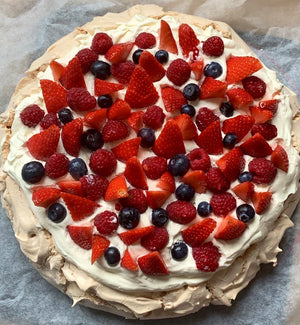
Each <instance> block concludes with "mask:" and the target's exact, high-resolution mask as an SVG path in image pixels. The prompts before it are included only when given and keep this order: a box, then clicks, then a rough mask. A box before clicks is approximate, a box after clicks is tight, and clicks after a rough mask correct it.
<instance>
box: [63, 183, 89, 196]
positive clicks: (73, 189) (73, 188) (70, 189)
mask: <svg viewBox="0 0 300 325" xmlns="http://www.w3.org/2000/svg"><path fill="white" fill-rule="evenodd" d="M57 185H58V186H59V188H60V189H61V190H62V191H63V192H65V193H70V194H74V195H78V196H83V193H82V186H81V182H80V181H61V182H58V183H57Z"/></svg>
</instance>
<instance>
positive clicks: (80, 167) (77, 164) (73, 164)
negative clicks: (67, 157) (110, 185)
mask: <svg viewBox="0 0 300 325" xmlns="http://www.w3.org/2000/svg"><path fill="white" fill-rule="evenodd" d="M87 172H88V170H87V167H86V164H85V162H84V160H83V159H81V158H74V159H72V160H71V161H70V163H69V173H70V174H71V175H72V177H73V178H74V179H76V180H77V181H78V180H79V179H80V178H81V177H82V176H84V175H86V174H87Z"/></svg>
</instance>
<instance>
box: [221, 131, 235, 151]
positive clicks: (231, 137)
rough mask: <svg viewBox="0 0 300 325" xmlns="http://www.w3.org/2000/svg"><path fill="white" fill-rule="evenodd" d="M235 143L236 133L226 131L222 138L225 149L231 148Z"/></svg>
mask: <svg viewBox="0 0 300 325" xmlns="http://www.w3.org/2000/svg"><path fill="white" fill-rule="evenodd" d="M236 143H237V135H236V134H235V133H233V132H228V133H227V134H226V135H225V137H224V139H223V146H224V147H225V148H227V149H232V148H234V146H235V145H236Z"/></svg>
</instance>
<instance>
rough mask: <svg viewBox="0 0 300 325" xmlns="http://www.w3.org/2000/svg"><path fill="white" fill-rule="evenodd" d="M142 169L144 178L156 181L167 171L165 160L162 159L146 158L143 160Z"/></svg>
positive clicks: (155, 157)
mask: <svg viewBox="0 0 300 325" xmlns="http://www.w3.org/2000/svg"><path fill="white" fill-rule="evenodd" d="M142 167H143V169H144V172H145V174H146V176H147V177H148V178H150V179H158V178H160V177H161V175H162V174H163V173H164V172H165V171H167V169H168V165H167V159H165V158H163V157H157V156H154V157H148V158H146V159H144V160H143V162H142Z"/></svg>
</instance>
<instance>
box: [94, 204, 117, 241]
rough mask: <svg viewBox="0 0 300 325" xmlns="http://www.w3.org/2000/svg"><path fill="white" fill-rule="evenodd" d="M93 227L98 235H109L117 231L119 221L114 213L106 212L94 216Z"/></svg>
mask: <svg viewBox="0 0 300 325" xmlns="http://www.w3.org/2000/svg"><path fill="white" fill-rule="evenodd" d="M94 225H95V227H96V228H97V230H98V231H99V233H100V234H102V235H110V234H112V233H113V232H115V231H116V230H117V228H118V226H119V220H118V217H117V215H116V214H115V213H114V212H112V211H108V210H106V211H104V212H101V213H99V214H97V215H96V217H95V219H94Z"/></svg>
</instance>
